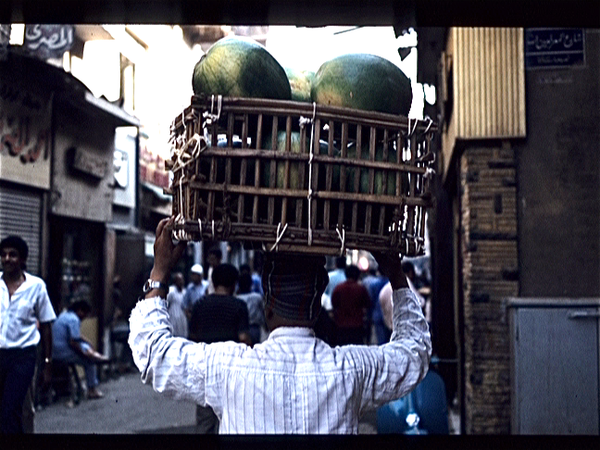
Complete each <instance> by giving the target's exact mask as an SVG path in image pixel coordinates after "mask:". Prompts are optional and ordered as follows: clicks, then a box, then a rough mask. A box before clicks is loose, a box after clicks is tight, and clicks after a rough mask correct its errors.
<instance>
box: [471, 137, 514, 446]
mask: <svg viewBox="0 0 600 450" xmlns="http://www.w3.org/2000/svg"><path fill="white" fill-rule="evenodd" d="M515 172H516V171H515V155H514V150H513V149H511V148H510V146H509V145H508V144H500V143H498V144H497V145H496V146H489V145H485V146H484V145H470V146H467V148H466V149H465V150H464V152H463V155H462V157H461V160H460V175H461V181H460V183H461V194H460V195H461V215H462V217H461V222H462V224H461V225H462V227H461V230H462V244H461V251H462V261H463V267H462V277H463V280H462V281H463V290H464V297H463V299H464V301H463V305H462V306H463V308H464V309H463V313H464V360H465V366H464V375H465V399H464V401H465V431H466V433H467V434H505V433H509V432H510V366H509V358H510V355H509V351H510V347H509V331H508V318H507V317H506V311H505V307H504V305H505V303H504V302H505V298H506V297H511V296H517V295H518V291H519V286H518V253H517V205H516V198H517V195H516V173H515Z"/></svg>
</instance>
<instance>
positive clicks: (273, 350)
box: [129, 289, 431, 434]
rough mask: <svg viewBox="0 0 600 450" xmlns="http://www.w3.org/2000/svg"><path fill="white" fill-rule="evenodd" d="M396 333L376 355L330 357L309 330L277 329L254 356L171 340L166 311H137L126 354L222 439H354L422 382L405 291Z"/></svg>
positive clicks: (417, 335)
mask: <svg viewBox="0 0 600 450" xmlns="http://www.w3.org/2000/svg"><path fill="white" fill-rule="evenodd" d="M393 298H394V307H393V308H394V332H393V333H392V337H391V340H390V342H389V343H387V344H385V345H381V346H357V345H353V346H343V347H335V348H332V347H330V346H329V345H327V344H326V343H324V342H323V341H321V340H320V339H317V338H315V336H314V333H313V331H312V330H311V329H308V328H300V327H282V328H277V329H275V330H273V331H272V332H271V334H270V335H269V338H268V339H267V340H266V341H265V342H263V343H261V344H257V345H255V346H254V347H248V346H246V345H245V344H239V343H234V342H219V343H213V344H204V343H194V342H191V341H188V340H186V339H183V338H175V337H173V336H172V335H171V326H170V324H169V321H168V314H167V305H166V302H165V301H164V300H161V299H159V298H158V297H155V298H151V299H147V300H142V301H140V302H138V304H137V305H136V307H135V308H134V310H133V311H132V313H131V317H130V334H129V345H130V346H131V349H132V351H133V357H134V361H135V364H136V365H137V367H138V368H139V369H140V372H141V373H142V377H141V378H142V381H143V382H144V383H148V384H150V383H151V384H152V386H153V387H154V389H155V390H156V391H157V392H161V393H165V394H167V395H169V396H171V397H174V398H177V399H185V400H190V401H193V402H195V403H197V404H199V405H203V406H205V405H209V406H211V407H212V408H213V410H214V411H215V414H216V415H217V416H218V417H219V419H220V420H221V424H220V428H219V431H220V433H248V434H250V433H259V434H271V433H280V434H281V433H285V434H289V433H302V434H334V433H358V422H359V419H360V417H361V415H362V414H363V413H364V412H365V411H368V410H372V409H375V408H377V407H379V406H382V405H384V404H385V403H388V402H390V401H392V400H395V399H397V398H400V397H402V396H404V395H406V394H407V393H408V392H409V391H410V390H412V389H413V388H414V387H415V386H416V385H417V384H418V383H419V382H420V381H421V380H422V379H423V377H424V376H425V374H426V373H427V369H428V366H429V358H430V356H431V338H430V335H429V329H428V325H427V322H426V321H425V318H424V317H423V313H422V312H421V307H420V306H419V304H418V302H417V300H416V298H415V296H414V294H413V293H412V292H411V291H410V289H399V290H397V291H394V294H393Z"/></svg>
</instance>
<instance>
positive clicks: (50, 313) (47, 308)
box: [36, 284, 56, 323]
mask: <svg viewBox="0 0 600 450" xmlns="http://www.w3.org/2000/svg"><path fill="white" fill-rule="evenodd" d="M36 314H37V319H38V320H39V321H40V323H45V322H52V321H53V320H54V319H56V313H55V312H54V308H53V307H52V302H51V301H50V297H49V296H48V291H47V290H46V286H45V285H44V284H40V291H39V293H38V296H37V299H36Z"/></svg>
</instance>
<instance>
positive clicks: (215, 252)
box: [206, 246, 223, 294]
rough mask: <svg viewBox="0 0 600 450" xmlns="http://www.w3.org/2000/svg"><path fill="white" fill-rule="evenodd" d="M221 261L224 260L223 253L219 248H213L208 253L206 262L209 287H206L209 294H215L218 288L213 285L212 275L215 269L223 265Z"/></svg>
mask: <svg viewBox="0 0 600 450" xmlns="http://www.w3.org/2000/svg"><path fill="white" fill-rule="evenodd" d="M221 259H223V252H222V251H221V249H220V248H219V247H216V246H215V247H212V248H211V249H210V250H209V251H208V255H207V256H206V262H207V263H208V286H207V287H206V293H207V294H214V292H215V288H216V286H215V285H214V284H213V278H212V273H213V270H214V269H215V267H217V266H218V265H219V264H221Z"/></svg>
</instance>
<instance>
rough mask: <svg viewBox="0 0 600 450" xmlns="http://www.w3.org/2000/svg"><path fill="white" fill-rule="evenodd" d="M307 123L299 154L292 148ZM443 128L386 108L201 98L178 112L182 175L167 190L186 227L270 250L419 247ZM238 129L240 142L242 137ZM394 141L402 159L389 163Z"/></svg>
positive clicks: (198, 234) (177, 160)
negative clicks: (434, 143)
mask: <svg viewBox="0 0 600 450" xmlns="http://www.w3.org/2000/svg"><path fill="white" fill-rule="evenodd" d="M296 131H299V133H300V149H299V150H300V152H299V153H296V150H294V151H292V147H291V145H292V144H291V139H292V133H293V132H296ZM411 131H414V133H413V134H412V135H411V136H408V134H409V133H410V132H411ZM435 131H437V127H436V126H435V125H434V124H433V123H432V122H431V121H429V122H426V121H415V120H412V121H410V120H408V119H407V118H405V117H402V116H394V115H389V114H383V113H377V112H369V111H358V110H351V109H348V108H339V107H330V106H326V105H314V104H310V103H301V102H294V101H281V100H265V99H241V98H231V97H229V98H227V97H225V98H222V99H217V98H216V97H212V98H205V97H192V103H191V105H190V106H189V107H187V108H186V109H185V110H184V111H183V113H182V114H180V115H178V116H177V117H176V118H175V119H174V121H173V125H172V140H171V142H173V144H172V145H173V152H172V153H173V157H172V160H171V161H169V164H167V168H168V169H169V170H172V172H173V178H172V179H173V182H172V185H171V186H170V187H169V188H168V189H165V190H164V191H165V193H168V194H171V195H172V196H173V215H174V216H176V217H177V222H176V225H175V232H176V233H177V232H183V233H185V237H184V238H186V239H194V240H201V239H211V240H239V241H242V242H244V243H245V245H247V246H253V247H257V246H258V247H261V248H266V249H267V250H270V249H274V250H278V251H283V250H285V251H295V252H303V253H321V254H323V253H324V254H332V255H333V254H339V253H340V252H342V251H343V250H344V249H346V248H361V249H365V250H371V251H374V250H386V249H390V248H392V249H396V250H398V251H399V252H401V253H403V254H405V255H409V256H416V255H418V254H421V253H422V251H423V245H422V244H423V238H424V232H425V213H426V211H427V208H429V207H430V206H431V205H432V201H433V196H432V195H431V192H430V188H431V186H430V179H429V176H430V174H429V171H430V168H431V167H432V163H433V161H434V155H433V153H432V152H431V139H432V135H433V133H434V132H435ZM282 132H285V136H286V139H285V143H284V144H282V145H280V144H277V141H278V139H277V137H278V133H282ZM267 136H268V137H269V138H270V141H271V145H270V146H268V145H266V143H267V141H268V140H269V139H265V137H267ZM219 138H221V141H224V142H225V145H224V146H222V147H219V146H217V143H218V142H219ZM238 139H239V140H241V142H242V144H241V148H238V147H239V146H238V145H237V144H236V145H235V146H234V141H237V140H238ZM311 142H312V148H311V147H310V143H311ZM222 145H223V144H222ZM322 145H326V147H327V151H326V152H323V153H321V152H322V151H323V150H322ZM264 147H268V148H264ZM278 147H279V148H278ZM294 148H295V147H294ZM349 148H352V151H353V153H355V154H354V155H353V157H352V158H350V157H349ZM378 151H379V152H380V153H379V154H378ZM392 151H394V152H395V156H396V157H395V158H393V161H389V159H390V156H391V153H390V152H392ZM190 158H192V161H189V162H188V160H189V159H190ZM265 170H266V172H265ZM296 177H297V178H296ZM390 177H393V179H392V180H390ZM309 180H310V190H309ZM296 181H298V182H299V184H298V185H296ZM388 181H389V182H391V183H392V184H393V185H395V194H396V195H392V194H391V192H389V191H388ZM265 183H266V185H265ZM380 183H381V185H380ZM350 185H351V186H352V188H351V189H349V187H350ZM179 236H180V237H181V233H180V234H179Z"/></svg>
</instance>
